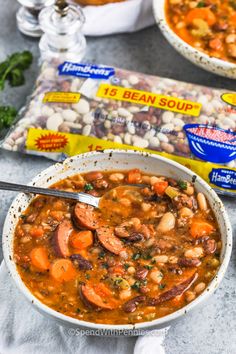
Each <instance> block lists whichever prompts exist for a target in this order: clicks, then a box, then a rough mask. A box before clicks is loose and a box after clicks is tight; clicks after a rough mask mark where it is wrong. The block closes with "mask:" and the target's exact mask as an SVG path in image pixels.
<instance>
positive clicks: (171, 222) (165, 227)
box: [156, 212, 175, 233]
mask: <svg viewBox="0 0 236 354" xmlns="http://www.w3.org/2000/svg"><path fill="white" fill-rule="evenodd" d="M174 227H175V216H174V215H173V214H172V213H171V212H167V213H165V214H164V215H163V216H162V218H161V220H160V222H159V224H158V226H157V228H156V230H157V231H158V232H160V233H165V232H168V231H170V230H172V229H173V228H174Z"/></svg>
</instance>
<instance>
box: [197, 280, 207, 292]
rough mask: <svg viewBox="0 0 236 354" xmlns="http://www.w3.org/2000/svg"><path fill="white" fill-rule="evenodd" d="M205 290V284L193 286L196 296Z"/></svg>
mask: <svg viewBox="0 0 236 354" xmlns="http://www.w3.org/2000/svg"><path fill="white" fill-rule="evenodd" d="M205 288H206V284H205V283H203V282H202V283H199V284H197V285H196V286H195V288H194V291H195V293H196V294H200V293H201V292H203V290H204V289H205Z"/></svg>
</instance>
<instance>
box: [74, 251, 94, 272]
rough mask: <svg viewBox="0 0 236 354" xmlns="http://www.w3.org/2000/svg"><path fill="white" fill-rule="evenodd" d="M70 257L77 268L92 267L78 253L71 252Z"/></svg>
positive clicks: (85, 268) (86, 268)
mask: <svg viewBox="0 0 236 354" xmlns="http://www.w3.org/2000/svg"><path fill="white" fill-rule="evenodd" d="M70 259H71V260H72V262H73V263H74V264H75V265H76V266H77V267H78V268H79V270H90V269H92V268H93V266H92V263H91V262H90V261H88V260H87V259H85V258H84V257H83V256H81V255H80V254H72V255H71V256H70Z"/></svg>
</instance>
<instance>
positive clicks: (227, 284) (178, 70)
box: [0, 0, 236, 354]
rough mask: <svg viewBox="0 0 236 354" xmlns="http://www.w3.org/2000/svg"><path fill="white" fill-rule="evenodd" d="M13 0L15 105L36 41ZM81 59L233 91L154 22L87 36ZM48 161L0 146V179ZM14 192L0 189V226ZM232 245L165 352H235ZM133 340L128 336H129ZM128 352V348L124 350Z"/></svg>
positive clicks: (8, 23)
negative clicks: (18, 63)
mask: <svg viewBox="0 0 236 354" xmlns="http://www.w3.org/2000/svg"><path fill="white" fill-rule="evenodd" d="M17 6H18V5H17V3H16V1H13V0H8V5H7V6H6V3H5V1H4V0H0V9H1V11H0V30H1V31H0V60H2V59H4V58H5V57H6V55H7V54H10V53H12V52H15V51H21V50H24V49H29V50H31V51H32V52H33V54H34V58H35V60H34V64H33V65H32V67H31V68H30V70H28V72H27V73H26V84H25V85H24V86H23V87H19V88H14V89H13V88H8V87H7V88H6V89H5V91H4V92H3V93H2V92H1V93H0V104H3V103H7V104H13V105H15V106H16V107H17V108H20V107H21V106H22V105H23V104H24V103H25V100H26V97H27V95H29V94H30V92H31V90H32V87H33V84H34V81H35V79H36V76H37V72H38V66H37V59H38V57H39V51H38V41H37V40H33V39H29V38H27V37H25V36H23V35H21V34H20V33H19V32H18V31H17V28H16V20H15V12H16V9H17ZM86 59H87V60H88V61H90V62H96V63H102V64H106V65H113V66H118V67H122V68H125V69H131V70H137V71H140V72H144V73H147V74H155V75H160V76H165V77H170V78H174V79H179V80H185V81H189V82H195V83H198V84H203V85H204V84H205V85H209V86H215V87H223V88H227V89H231V90H232V89H234V90H235V81H233V80H228V79H224V78H221V77H219V76H216V75H213V74H211V73H208V72H206V71H203V70H201V69H199V68H197V67H196V66H194V65H193V64H191V63H190V62H188V61H187V60H185V59H184V58H183V57H182V56H180V55H179V54H178V53H177V52H176V51H175V50H174V49H173V48H172V47H171V46H170V45H169V44H168V43H167V42H166V41H165V39H164V38H163V36H162V35H161V33H160V32H159V30H158V28H157V27H155V26H153V27H151V28H148V29H146V30H143V31H140V32H138V33H135V34H124V35H116V36H110V37H103V38H89V39H88V50H87V55H86ZM51 164H52V161H49V160H46V159H45V158H40V157H32V156H26V155H21V154H18V153H10V152H6V151H2V150H1V151H0V180H6V181H12V182H15V181H17V182H18V183H28V182H29V181H30V179H31V178H32V177H34V176H35V175H36V174H37V173H38V172H40V171H41V170H42V169H45V168H46V167H48V166H50V165H51ZM13 198H14V194H13V193H10V192H0V210H1V214H0V227H1V228H2V226H3V222H4V218H5V216H6V213H7V210H8V208H9V205H10V203H11V201H12V200H13ZM222 200H223V202H224V203H225V206H226V208H227V211H228V213H229V216H230V220H231V221H232V224H233V231H234V234H235V231H236V218H235V209H236V208H235V207H236V201H235V199H231V198H226V197H223V198H222ZM235 251H236V250H235V248H234V251H233V254H232V258H231V261H230V266H229V269H228V271H227V274H226V276H225V278H224V280H223V282H222V283H221V285H220V288H219V289H218V290H217V291H216V293H215V294H214V295H213V296H212V297H211V298H210V299H209V300H208V301H207V302H206V303H205V304H204V305H203V306H202V307H199V308H197V309H196V310H194V311H193V312H192V313H190V314H188V315H187V316H186V317H183V318H181V319H179V320H178V321H176V322H175V323H174V324H173V325H172V326H171V329H170V331H169V334H168V336H167V339H166V351H167V354H179V353H184V354H202V353H205V354H234V353H236V329H235V328H236V293H235V289H236V257H235ZM0 258H2V254H1V252H0ZM130 341H132V343H134V340H133V339H130ZM127 354H128V353H127Z"/></svg>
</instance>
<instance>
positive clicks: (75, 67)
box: [58, 61, 115, 80]
mask: <svg viewBox="0 0 236 354" xmlns="http://www.w3.org/2000/svg"><path fill="white" fill-rule="evenodd" d="M58 71H59V75H70V76H77V77H84V78H87V79H88V78H89V79H99V80H107V79H109V78H110V77H111V76H114V75H115V69H114V68H111V67H107V66H98V65H90V64H78V63H71V62H69V61H65V62H64V63H63V64H60V65H59V66H58Z"/></svg>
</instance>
